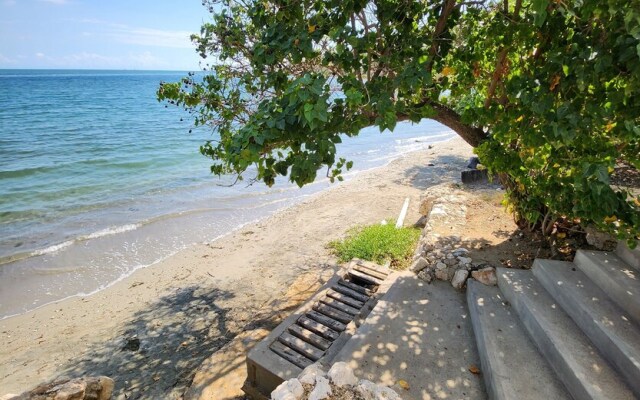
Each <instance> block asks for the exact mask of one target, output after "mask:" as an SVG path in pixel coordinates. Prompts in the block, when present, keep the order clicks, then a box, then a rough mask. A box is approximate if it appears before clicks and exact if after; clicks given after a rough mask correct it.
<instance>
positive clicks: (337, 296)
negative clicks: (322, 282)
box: [327, 289, 365, 310]
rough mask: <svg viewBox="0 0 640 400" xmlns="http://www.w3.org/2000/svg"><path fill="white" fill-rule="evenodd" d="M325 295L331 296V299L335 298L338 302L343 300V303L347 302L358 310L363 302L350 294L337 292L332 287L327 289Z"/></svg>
mask: <svg viewBox="0 0 640 400" xmlns="http://www.w3.org/2000/svg"><path fill="white" fill-rule="evenodd" d="M327 296H329V297H331V298H332V299H336V300H338V301H340V302H343V303H344V304H347V305H349V306H351V307H354V308H357V309H358V310H359V309H361V308H362V307H363V306H364V303H365V302H364V301H360V300H356V299H354V298H353V297H351V296H347V295H345V294H344V293H339V292H338V291H336V290H334V289H329V290H328V291H327Z"/></svg>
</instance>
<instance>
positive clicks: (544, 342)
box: [497, 268, 635, 400]
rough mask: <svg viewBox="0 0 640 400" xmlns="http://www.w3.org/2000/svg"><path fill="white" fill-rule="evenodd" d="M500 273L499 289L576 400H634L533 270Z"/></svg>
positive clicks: (625, 386) (504, 270)
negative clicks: (538, 279) (536, 277)
mask: <svg viewBox="0 0 640 400" xmlns="http://www.w3.org/2000/svg"><path fill="white" fill-rule="evenodd" d="M497 273H498V274H497V275H498V286H499V287H500V290H501V291H502V293H503V294H504V296H505V298H506V299H507V300H508V301H509V302H510V303H511V305H512V306H513V308H514V309H515V310H516V312H517V313H518V316H519V317H520V320H521V321H522V324H523V325H524V327H525V329H526V330H527V332H528V333H529V336H530V337H531V338H532V340H533V341H534V343H535V344H536V346H537V347H538V350H539V351H540V352H541V353H542V354H543V355H544V357H545V358H546V359H547V361H548V363H549V364H550V365H551V367H552V368H553V369H554V371H555V373H556V375H558V377H559V378H560V380H561V381H562V383H563V384H564V385H565V387H566V388H567V390H568V392H569V393H570V394H571V395H572V396H573V398H574V399H580V400H587V399H594V400H595V399H598V400H614V399H615V400H622V399H625V400H627V399H634V398H635V396H634V395H633V392H631V390H630V389H629V388H628V387H627V385H626V383H625V382H624V381H623V380H622V379H621V378H620V377H619V376H618V375H617V374H616V373H615V371H614V370H613V368H612V367H610V366H609V364H608V363H607V362H606V361H605V360H604V359H603V358H602V357H601V356H600V354H599V353H598V351H597V350H596V349H595V347H593V345H592V344H591V342H589V339H588V338H587V337H586V336H585V335H584V334H583V333H582V332H581V331H580V328H578V326H577V325H576V324H575V323H574V322H573V321H572V320H571V318H570V317H569V316H568V315H567V314H566V313H565V312H564V311H563V310H562V309H561V308H560V306H559V305H558V304H557V303H556V302H555V301H554V300H553V298H552V297H551V296H550V295H549V293H547V291H546V290H545V289H544V288H543V287H542V285H541V284H540V283H539V282H538V281H537V280H536V279H535V278H534V276H533V273H532V272H531V271H525V270H513V269H506V268H498V271H497Z"/></svg>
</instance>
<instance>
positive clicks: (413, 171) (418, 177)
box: [396, 155, 469, 190]
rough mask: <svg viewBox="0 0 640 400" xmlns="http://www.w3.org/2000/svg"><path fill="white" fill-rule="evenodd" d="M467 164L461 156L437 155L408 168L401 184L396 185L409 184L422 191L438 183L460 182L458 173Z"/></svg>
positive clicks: (465, 159)
mask: <svg viewBox="0 0 640 400" xmlns="http://www.w3.org/2000/svg"><path fill="white" fill-rule="evenodd" d="M468 163H469V159H468V158H465V157H462V156H452V155H438V156H436V157H435V158H433V159H430V160H425V161H424V163H422V164H419V165H415V166H413V167H411V168H408V169H407V170H406V171H405V173H404V179H403V180H402V182H396V183H401V184H410V185H412V186H413V187H416V188H418V189H423V190H424V189H427V188H428V187H430V186H434V185H438V184H440V183H444V182H452V181H453V182H456V181H459V180H460V172H461V171H464V170H465V169H466V167H467V164H468ZM430 164H433V165H430Z"/></svg>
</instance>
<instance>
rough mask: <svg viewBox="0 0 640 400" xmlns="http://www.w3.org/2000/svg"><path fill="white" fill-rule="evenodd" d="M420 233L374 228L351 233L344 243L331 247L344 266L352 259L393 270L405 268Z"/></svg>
mask: <svg viewBox="0 0 640 400" xmlns="http://www.w3.org/2000/svg"><path fill="white" fill-rule="evenodd" d="M419 237H420V229H415V228H400V229H396V228H395V226H393V225H389V224H387V225H371V226H365V227H359V228H355V229H352V230H351V231H349V234H348V235H347V237H346V238H345V239H344V240H336V241H333V242H331V243H329V247H330V248H331V249H333V251H334V253H335V255H336V256H337V257H338V258H339V259H340V261H341V262H347V261H350V260H351V259H353V258H361V259H363V260H368V261H373V262H375V263H378V264H384V263H385V262H387V261H391V266H392V267H393V268H397V269H402V268H406V267H407V266H408V265H409V263H410V262H411V256H412V255H413V251H414V249H415V247H416V243H417V241H418V238H419Z"/></svg>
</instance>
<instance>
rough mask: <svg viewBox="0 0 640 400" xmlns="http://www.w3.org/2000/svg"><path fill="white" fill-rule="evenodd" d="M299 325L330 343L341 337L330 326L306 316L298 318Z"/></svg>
mask: <svg viewBox="0 0 640 400" xmlns="http://www.w3.org/2000/svg"><path fill="white" fill-rule="evenodd" d="M298 325H300V326H302V327H304V328H306V329H308V330H310V331H311V332H313V333H315V334H317V335H318V336H321V337H323V338H325V339H327V340H330V341H334V340H336V339H337V338H338V336H340V334H339V333H338V332H336V331H334V330H333V329H331V328H329V327H328V326H325V325H322V324H321V323H319V322H317V321H314V320H312V319H311V318H309V317H307V316H304V315H303V316H301V317H300V318H298Z"/></svg>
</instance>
